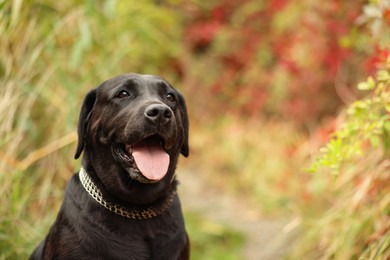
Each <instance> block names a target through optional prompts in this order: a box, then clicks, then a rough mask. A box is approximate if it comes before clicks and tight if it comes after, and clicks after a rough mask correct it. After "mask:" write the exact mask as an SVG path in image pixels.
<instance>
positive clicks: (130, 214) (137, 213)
mask: <svg viewBox="0 0 390 260" xmlns="http://www.w3.org/2000/svg"><path fill="white" fill-rule="evenodd" d="M79 178H80V182H81V184H82V185H83V187H84V189H85V190H86V191H87V192H88V193H89V194H90V195H91V196H92V198H94V199H95V200H96V201H97V202H98V203H99V204H100V205H102V206H103V207H105V208H106V209H108V210H109V211H111V212H114V213H115V214H117V215H120V216H122V217H126V218H129V219H151V218H154V217H157V216H158V215H161V214H162V213H164V212H165V211H166V210H167V209H168V208H169V207H170V206H171V204H172V202H173V199H174V197H175V196H176V191H174V192H172V193H171V194H170V196H169V197H168V198H167V199H166V201H165V203H164V204H163V205H162V206H161V207H160V208H151V207H150V208H147V209H141V210H135V209H133V210H129V209H126V208H125V207H124V206H121V205H118V204H115V203H111V202H108V201H106V200H104V199H103V194H102V192H101V191H100V190H99V188H98V187H96V185H95V184H94V183H93V182H92V180H91V178H90V177H89V176H88V174H87V172H86V171H85V170H84V168H83V167H81V169H80V172H79Z"/></svg>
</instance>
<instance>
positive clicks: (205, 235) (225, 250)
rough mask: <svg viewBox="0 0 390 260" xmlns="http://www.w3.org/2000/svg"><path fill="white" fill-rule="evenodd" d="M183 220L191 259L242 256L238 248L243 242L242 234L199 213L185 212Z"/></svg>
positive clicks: (226, 259)
mask: <svg viewBox="0 0 390 260" xmlns="http://www.w3.org/2000/svg"><path fill="white" fill-rule="evenodd" d="M185 221H186V228H187V232H188V235H189V237H190V243H191V259H194V260H196V259H204V260H236V259H241V258H242V252H241V251H240V249H241V247H242V244H243V242H244V235H243V234H241V233H239V232H238V231H236V230H233V229H231V228H230V227H228V226H226V225H223V224H221V223H217V222H214V221H210V220H208V219H206V218H205V217H203V216H202V215H200V213H193V212H187V213H186V214H185Z"/></svg>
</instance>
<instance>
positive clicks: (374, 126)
mask: <svg viewBox="0 0 390 260" xmlns="http://www.w3.org/2000/svg"><path fill="white" fill-rule="evenodd" d="M389 72H390V58H388V59H387V62H385V63H384V64H382V66H381V68H380V69H379V70H378V73H377V75H376V77H375V79H374V78H372V77H369V78H368V79H367V81H366V82H363V83H360V84H359V85H358V88H360V89H362V90H365V91H370V93H369V95H368V97H366V98H364V99H361V100H357V101H355V102H354V103H352V104H351V105H350V106H348V108H347V109H346V112H345V114H344V115H343V116H342V117H341V118H340V121H342V123H341V124H340V126H339V128H338V129H337V130H336V131H335V132H334V134H333V135H332V137H331V140H330V141H329V143H328V144H327V145H326V146H325V147H324V148H322V149H321V154H320V155H319V157H318V159H317V160H316V161H315V162H314V164H313V165H312V167H311V169H310V170H311V171H313V172H314V174H315V175H317V176H315V177H314V180H313V182H312V185H313V184H314V183H315V182H317V183H318V182H321V183H322V184H323V185H322V186H321V188H319V187H320V186H316V189H315V190H314V195H315V198H314V200H315V204H316V205H315V206H314V205H311V206H310V207H311V208H314V207H315V208H317V209H319V211H317V212H310V213H309V214H308V212H306V213H305V215H306V216H305V218H306V222H305V225H306V228H307V230H306V232H305V234H304V236H303V239H302V241H301V243H302V244H300V247H299V250H298V251H299V252H300V253H299V254H298V256H294V257H298V258H300V257H302V256H303V255H304V256H310V257H316V258H318V257H321V258H324V259H329V258H332V259H388V258H389V257H390V229H389V227H390V219H389V216H390V187H389V181H390V161H389V159H388V155H389V138H390V136H389V130H390V121H389V119H390V118H389V115H390V77H389ZM326 173H331V174H333V175H334V178H333V180H332V181H327V178H326V176H324V175H322V176H321V174H326ZM324 184H325V185H324ZM326 200H328V201H329V202H330V203H326V202H325V201H326ZM320 202H322V203H323V204H322V206H320V207H318V206H319V204H320ZM310 219H311V220H310Z"/></svg>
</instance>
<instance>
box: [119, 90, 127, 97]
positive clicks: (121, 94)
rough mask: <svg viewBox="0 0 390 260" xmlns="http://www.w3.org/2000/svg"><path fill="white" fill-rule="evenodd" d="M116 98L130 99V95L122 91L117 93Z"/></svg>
mask: <svg viewBox="0 0 390 260" xmlns="http://www.w3.org/2000/svg"><path fill="white" fill-rule="evenodd" d="M116 97H117V98H126V97H130V94H129V92H127V91H125V90H122V91H119V92H118V94H116Z"/></svg>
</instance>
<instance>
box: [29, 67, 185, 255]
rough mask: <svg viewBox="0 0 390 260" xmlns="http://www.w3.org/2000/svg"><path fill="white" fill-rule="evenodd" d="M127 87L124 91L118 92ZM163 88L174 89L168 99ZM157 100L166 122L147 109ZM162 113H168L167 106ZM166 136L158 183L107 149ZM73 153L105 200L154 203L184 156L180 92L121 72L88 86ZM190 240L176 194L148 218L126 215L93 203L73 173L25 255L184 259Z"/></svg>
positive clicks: (140, 205)
mask: <svg viewBox="0 0 390 260" xmlns="http://www.w3.org/2000/svg"><path fill="white" fill-rule="evenodd" d="M122 91H126V93H127V94H128V95H127V94H123V93H122V94H121V92H122ZM167 95H173V96H174V98H173V99H172V98H171V97H170V98H167ZM156 104H157V105H158V106H160V107H163V108H164V109H166V110H167V111H168V112H169V113H171V114H169V116H171V117H169V118H168V119H167V120H165V119H164V120H165V121H167V122H165V121H164V123H161V122H158V123H157V121H156V122H153V120H151V119H150V118H147V117H148V116H145V109H146V108H147V107H148V106H150V105H156ZM168 112H167V113H168ZM153 135H158V136H159V138H160V137H161V138H162V139H163V140H164V145H165V149H166V151H167V153H168V154H169V155H170V164H169V168H168V173H167V174H166V175H165V177H164V178H163V179H161V180H159V181H156V182H148V180H144V179H143V178H142V177H139V178H140V179H137V178H133V177H134V176H137V174H135V173H133V172H132V170H130V169H129V168H128V167H127V166H128V165H127V164H128V162H126V161H125V162H122V161H121V160H120V158H119V159H118V158H117V156H116V155H115V153H114V152H113V151H114V150H115V149H118V147H123V146H124V144H128V145H132V144H134V143H136V142H138V141H140V140H142V139H144V138H148V137H149V136H153ZM78 137H79V140H78V144H77V149H76V153H75V158H76V159H77V158H78V157H79V156H80V155H81V154H82V152H83V151H84V153H83V158H82V165H83V168H84V169H85V170H86V171H87V173H88V175H89V176H90V178H91V179H92V180H93V182H94V183H95V185H96V186H98V187H99V189H100V190H101V192H102V193H103V197H104V198H105V199H106V200H108V201H111V202H114V203H117V204H120V205H124V206H125V207H128V208H132V209H134V208H135V209H146V208H148V207H152V208H153V207H160V206H161V205H162V204H163V203H166V198H167V197H168V196H169V195H170V194H172V193H173V192H175V190H176V185H177V182H176V178H175V175H174V172H175V168H176V164H177V160H178V157H179V154H180V153H182V154H183V155H184V156H188V153H189V146H188V118H187V112H186V106H185V101H184V98H183V97H182V95H181V94H180V93H178V92H177V91H176V90H175V89H174V88H172V86H170V84H169V83H167V82H166V81H165V80H163V79H162V78H160V77H156V76H149V75H138V74H125V75H121V76H118V77H115V78H113V79H110V80H108V81H105V82H103V83H102V84H101V85H100V86H98V87H97V88H96V89H93V90H92V91H90V92H89V93H88V94H87V95H86V97H85V99H84V103H83V106H82V108H81V112H80V118H79V124H78ZM188 258H189V240H188V237H187V234H186V231H185V226H184V219H183V215H182V212H181V207H180V201H179V198H178V197H177V196H175V197H174V199H173V202H172V204H171V205H170V206H169V208H168V209H167V210H166V211H165V212H164V213H162V214H160V215H158V216H157V217H154V218H151V219H142V220H135V219H128V218H125V217H122V216H119V215H117V214H115V213H113V212H111V211H109V210H107V209H106V208H104V207H103V206H101V205H100V204H99V203H97V202H96V201H95V200H94V199H93V198H92V197H91V196H90V195H89V194H88V193H87V191H86V190H85V189H84V188H83V187H82V185H81V183H80V180H79V175H78V174H75V175H74V176H73V177H72V179H71V180H70V181H69V183H68V186H67V188H66V191H65V195H64V201H63V203H62V206H61V209H60V211H59V213H58V216H57V219H56V221H55V223H54V224H53V226H52V227H51V229H50V231H49V234H48V235H47V236H46V238H45V239H44V240H43V241H42V242H41V243H40V245H39V246H38V247H37V248H36V250H35V251H34V253H33V254H32V255H31V257H30V259H164V260H167V259H188Z"/></svg>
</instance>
